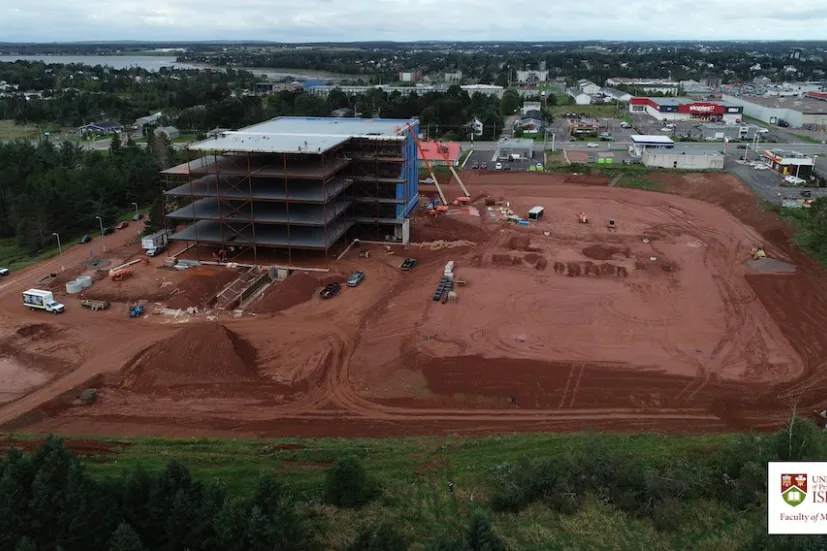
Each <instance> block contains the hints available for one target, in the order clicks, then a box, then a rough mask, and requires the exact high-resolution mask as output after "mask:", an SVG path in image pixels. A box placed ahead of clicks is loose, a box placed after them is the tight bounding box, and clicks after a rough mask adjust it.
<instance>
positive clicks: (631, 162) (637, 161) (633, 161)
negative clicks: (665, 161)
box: [623, 159, 643, 165]
mask: <svg viewBox="0 0 827 551" xmlns="http://www.w3.org/2000/svg"><path fill="white" fill-rule="evenodd" d="M623 164H624V165H642V164H643V161H641V160H640V159H623Z"/></svg>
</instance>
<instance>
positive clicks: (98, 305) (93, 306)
mask: <svg viewBox="0 0 827 551" xmlns="http://www.w3.org/2000/svg"><path fill="white" fill-rule="evenodd" d="M80 305H81V306H83V307H84V308H89V309H90V310H106V309H108V308H109V303H108V302H107V301H105V300H84V301H81V303H80Z"/></svg>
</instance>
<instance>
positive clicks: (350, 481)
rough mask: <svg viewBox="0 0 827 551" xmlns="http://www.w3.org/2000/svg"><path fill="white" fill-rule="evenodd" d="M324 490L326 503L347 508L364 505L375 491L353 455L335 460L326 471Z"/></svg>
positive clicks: (363, 469)
mask: <svg viewBox="0 0 827 551" xmlns="http://www.w3.org/2000/svg"><path fill="white" fill-rule="evenodd" d="M324 492H325V501H327V503H329V504H331V505H335V506H337V507H348V508H356V507H361V506H363V505H365V504H366V503H368V502H369V501H370V500H371V499H372V498H373V495H374V493H375V492H374V488H373V487H372V484H371V482H370V481H369V480H368V475H367V473H366V472H365V468H364V467H363V466H362V464H361V463H359V461H358V460H357V459H356V458H355V457H343V458H341V459H337V460H336V462H335V463H334V464H333V466H332V467H331V468H330V470H329V471H327V476H326V477H325V481H324Z"/></svg>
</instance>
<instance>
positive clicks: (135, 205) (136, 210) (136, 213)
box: [132, 203, 138, 220]
mask: <svg viewBox="0 0 827 551" xmlns="http://www.w3.org/2000/svg"><path fill="white" fill-rule="evenodd" d="M132 206H134V207H135V219H136V220H137V219H138V203H132Z"/></svg>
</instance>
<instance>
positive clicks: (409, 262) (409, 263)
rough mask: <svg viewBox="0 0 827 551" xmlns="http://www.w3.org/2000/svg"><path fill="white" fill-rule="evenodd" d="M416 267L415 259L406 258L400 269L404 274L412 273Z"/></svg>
mask: <svg viewBox="0 0 827 551" xmlns="http://www.w3.org/2000/svg"><path fill="white" fill-rule="evenodd" d="M415 266H416V259H415V258H406V259H405V260H403V261H402V264H401V265H400V266H399V269H400V270H402V271H403V272H410V271H411V270H413V269H414V267H415Z"/></svg>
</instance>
